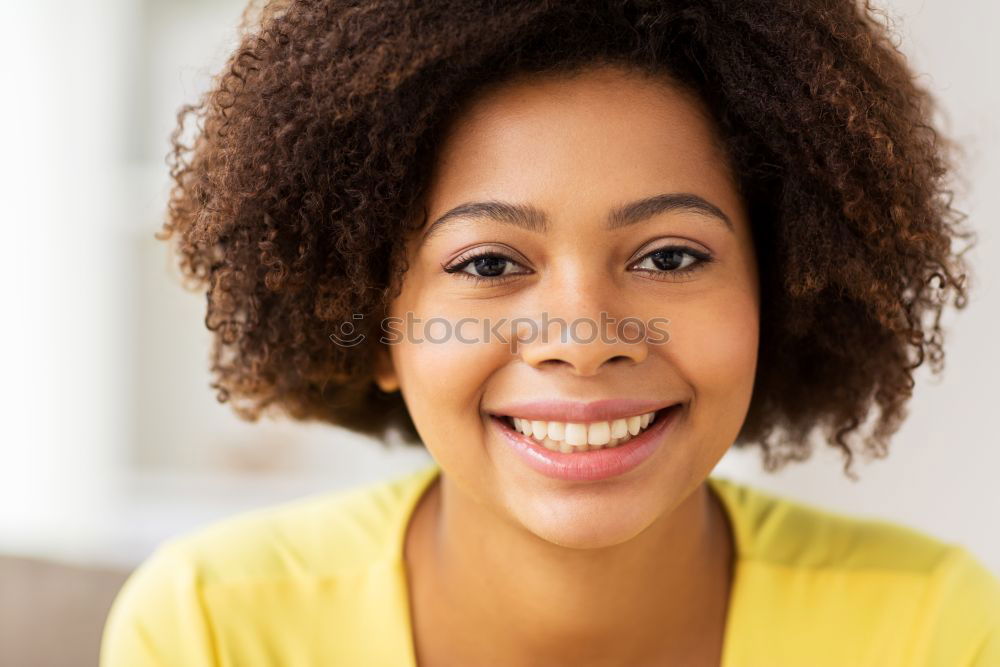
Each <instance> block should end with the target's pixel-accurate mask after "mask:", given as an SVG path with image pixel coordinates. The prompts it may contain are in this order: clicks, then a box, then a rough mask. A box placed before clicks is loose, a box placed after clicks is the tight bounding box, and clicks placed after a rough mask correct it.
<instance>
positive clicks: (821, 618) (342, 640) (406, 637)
mask: <svg viewBox="0 0 1000 667" xmlns="http://www.w3.org/2000/svg"><path fill="white" fill-rule="evenodd" d="M439 472H440V469H439V468H438V466H437V464H431V465H429V466H426V467H424V468H422V469H420V470H418V471H416V472H413V473H408V474H406V475H403V476H398V477H395V478H393V479H390V480H387V481H383V482H379V483H376V484H370V485H365V486H357V487H354V488H351V489H347V490H338V491H334V492H328V493H325V494H318V495H313V496H308V497H305V498H301V499H298V500H295V501H291V502H287V503H284V504H281V505H276V506H272V507H269V508H264V509H260V510H254V511H251V512H245V513H243V514H240V515H237V516H235V517H231V518H228V519H223V520H221V521H217V522H215V523H214V524H212V525H210V526H207V527H205V528H202V529H200V530H198V531H195V532H193V533H190V534H188V535H184V536H181V537H178V538H174V539H172V540H168V541H167V542H164V543H163V544H162V545H161V546H160V547H159V548H158V549H157V551H156V552H155V553H154V554H153V555H152V556H151V557H150V558H149V559H147V560H146V561H145V562H144V563H143V564H142V565H140V567H139V568H138V569H136V570H135V571H134V572H133V573H132V575H131V576H130V577H129V579H128V581H127V582H126V583H125V585H124V587H123V588H122V590H121V591H120V592H119V594H118V597H117V598H116V599H115V602H114V605H113V606H112V608H111V612H110V614H109V616H108V621H107V624H106V626H105V629H104V636H103V640H102V646H101V659H100V667H144V666H146V665H178V666H180V667H199V666H201V665H226V666H235V667H255V666H257V665H280V666H282V667H298V666H306V665H309V666H312V665H324V666H326V665H338V666H339V665H346V666H350V667H380V666H383V665H385V666H386V667H390V666H391V667H413V666H414V664H415V660H414V656H413V648H412V643H411V634H410V616H409V613H410V612H409V602H408V600H409V598H408V589H407V582H406V574H405V569H404V566H403V560H402V547H403V537H404V531H405V529H406V526H407V523H408V519H409V517H410V514H411V511H412V509H413V507H414V506H415V505H416V502H417V500H418V499H419V498H420V496H421V494H422V492H423V491H424V490H425V489H426V488H427V486H428V485H429V484H430V483H431V482H432V481H433V480H434V479H435V477H436V476H437V475H438V473H439ZM709 483H710V484H711V485H712V488H713V489H714V490H715V491H716V492H717V494H718V495H719V497H720V498H721V499H722V501H723V504H724V505H725V507H726V510H727V512H728V514H729V517H730V522H731V524H732V526H733V529H734V533H735V538H736V551H737V560H736V570H735V575H734V577H735V578H734V583H733V588H732V593H731V599H730V606H729V616H728V620H727V625H726V636H725V642H724V649H723V661H722V665H723V667H824V666H827V665H830V666H834V665H835V666H836V667H845V666H851V667H862V666H866V665H872V666H877V667H892V666H896V665H900V666H903V665H905V666H906V667H918V666H935V667H937V666H940V667H965V666H968V665H976V666H977V667H978V666H981V667H986V666H987V665H988V666H991V667H996V666H1000V583H998V581H997V579H996V578H994V577H993V576H992V575H991V574H989V573H988V572H987V571H986V570H985V569H984V568H983V567H982V565H980V564H979V562H978V561H976V560H975V559H974V558H972V557H971V556H970V555H969V553H968V552H967V551H965V550H964V549H962V548H961V547H958V546H955V545H950V544H945V543H943V542H940V541H938V540H936V539H933V538H931V537H928V536H926V535H923V534H921V533H918V532H915V531H912V530H910V529H907V528H904V527H902V526H899V525H896V524H892V523H887V522H881V521H871V520H862V519H859V518H854V517H847V516H843V515H838V514H833V513H830V512H825V511H822V510H819V509H817V508H814V507H810V506H807V505H804V504H799V503H796V502H792V501H789V500H785V499H782V498H778V497H775V496H771V495H768V494H767V493H764V492H762V491H759V490H755V489H752V488H750V487H747V486H745V485H741V484H737V483H735V482H732V481H729V480H726V479H723V478H717V477H710V478H709Z"/></svg>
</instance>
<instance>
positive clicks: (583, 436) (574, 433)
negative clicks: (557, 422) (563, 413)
mask: <svg viewBox="0 0 1000 667" xmlns="http://www.w3.org/2000/svg"><path fill="white" fill-rule="evenodd" d="M565 442H566V443H567V444H570V445H586V444H587V425H586V424H566V438H565Z"/></svg>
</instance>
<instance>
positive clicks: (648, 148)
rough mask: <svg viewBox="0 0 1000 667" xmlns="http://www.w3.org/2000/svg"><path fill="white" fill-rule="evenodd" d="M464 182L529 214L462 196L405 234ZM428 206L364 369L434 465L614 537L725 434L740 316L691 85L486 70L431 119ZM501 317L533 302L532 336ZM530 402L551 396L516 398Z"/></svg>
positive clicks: (608, 541) (482, 501)
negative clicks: (446, 124) (482, 84)
mask: <svg viewBox="0 0 1000 667" xmlns="http://www.w3.org/2000/svg"><path fill="white" fill-rule="evenodd" d="M661 195H666V196H665V197H660V198H659V199H653V200H649V201H647V205H645V206H639V207H632V208H631V209H630V208H629V207H628V205H629V204H631V203H632V202H636V201H639V200H645V199H648V198H651V197H659V196H661ZM475 202H502V203H503V204H509V205H512V206H516V207H520V208H522V209H529V210H528V213H529V215H527V216H515V215H513V214H512V213H511V212H510V211H509V210H507V209H505V208H504V207H503V206H494V207H493V208H492V209H486V210H485V211H484V210H483V209H482V208H480V209H478V211H477V212H469V210H468V209H467V212H466V213H465V214H457V215H454V214H453V215H452V216H450V219H449V220H447V221H444V222H441V223H440V224H437V225H433V227H434V228H433V233H431V234H429V235H425V233H426V232H427V230H428V229H430V228H431V226H432V224H433V223H434V221H436V220H437V219H438V218H439V217H441V216H442V215H444V214H445V213H447V212H449V211H451V210H452V209H454V208H455V207H457V206H460V205H466V204H469V203H475ZM426 207H427V212H428V214H429V217H428V220H427V224H426V226H425V228H424V230H423V231H422V233H421V234H420V235H417V236H415V237H414V238H412V239H411V240H409V245H408V260H409V269H408V272H407V273H406V275H405V278H404V281H403V288H402V292H401V293H400V295H399V296H398V298H397V299H396V300H395V302H394V303H393V305H392V308H391V311H390V313H389V315H390V317H395V318H400V319H401V320H403V321H405V320H407V318H409V321H410V322H411V325H409V328H407V326H408V325H405V324H396V325H393V327H392V330H393V331H394V332H395V333H396V334H397V338H398V342H396V343H394V344H390V345H386V346H384V347H383V350H382V351H383V352H387V354H386V355H385V356H383V357H382V361H381V366H380V371H379V372H378V374H377V381H378V383H379V385H380V386H381V387H382V388H383V389H387V390H391V389H394V388H397V387H398V388H399V389H400V391H401V392H402V394H403V398H404V400H405V402H406V405H407V407H408V409H409V411H410V414H411V416H412V419H413V421H414V424H415V425H416V427H417V430H418V432H419V434H420V436H421V438H422V439H423V442H424V444H425V445H426V447H427V448H428V450H429V451H430V453H431V455H432V456H433V457H434V459H435V460H436V461H437V463H438V464H439V465H440V467H441V469H442V471H443V472H444V475H445V477H446V478H447V480H448V483H449V484H452V485H454V486H455V487H456V488H458V489H460V490H461V492H462V495H463V496H464V497H466V498H467V499H469V500H472V501H475V502H476V503H478V504H479V505H480V506H483V507H485V508H487V509H488V510H489V511H492V512H495V513H496V514H498V515H499V516H500V517H501V518H502V519H503V520H505V521H509V522H512V523H513V524H514V525H516V526H520V527H523V528H524V529H526V530H528V531H530V532H531V533H534V534H535V535H537V536H538V537H540V538H542V539H544V540H547V541H549V542H552V543H555V544H559V545H564V546H569V547H576V548H594V547H600V546H608V545H613V544H617V543H620V542H623V541H625V540H628V539H630V538H631V537H633V536H635V535H637V534H638V533H639V532H641V531H643V530H644V529H645V528H647V527H648V526H649V525H650V524H651V523H653V522H654V521H655V520H656V519H657V518H658V517H661V516H664V515H665V513H669V512H670V511H671V510H672V509H673V508H675V507H676V506H677V505H679V504H680V502H681V501H682V500H683V499H684V498H686V497H687V496H688V495H689V494H690V493H691V492H692V491H693V490H694V489H695V488H697V486H698V485H699V484H700V483H701V482H702V481H703V480H704V479H705V478H706V477H707V476H708V474H709V472H710V471H711V469H712V468H713V467H714V466H715V464H716V462H717V461H718V460H719V458H720V457H721V456H722V455H723V453H724V452H725V451H726V449H727V448H728V447H729V446H730V445H731V444H732V442H733V441H734V440H735V438H736V436H737V434H738V433H739V430H740V427H741V425H742V423H743V420H744V418H745V416H746V413H747V409H748V407H749V403H750V397H751V393H752V390H753V378H754V371H755V366H756V361H757V342H758V328H759V321H758V313H759V297H758V282H757V267H756V264H755V259H754V251H753V244H752V239H751V234H750V229H749V224H748V221H747V219H746V212H745V210H744V208H743V203H742V201H741V199H740V197H739V195H738V192H737V189H736V186H735V183H734V180H733V176H732V174H731V172H730V171H729V168H728V166H727V163H726V160H725V158H724V155H723V154H722V152H721V150H720V149H719V148H718V142H717V136H716V134H715V130H714V129H713V126H712V124H711V122H710V121H708V120H707V116H706V114H705V112H704V111H703V108H702V106H701V105H700V103H699V102H698V101H697V100H696V99H695V98H693V97H692V96H690V95H689V94H687V93H684V92H682V91H681V90H679V89H677V88H674V87H672V86H671V85H669V84H666V83H663V82H660V81H655V80H651V79H649V78H646V77H644V76H642V75H639V74H633V73H629V72H626V71H625V70H620V69H617V68H612V67H603V68H598V69H594V70H591V71H588V72H586V73H581V74H578V75H575V76H572V77H568V76H561V77H553V76H548V77H543V76H535V77H531V78H520V79H517V80H515V81H510V82H507V83H505V84H503V85H501V86H495V87H493V88H491V89H489V90H487V91H484V92H482V93H480V94H479V95H478V96H477V97H476V98H475V99H473V100H471V101H470V103H469V105H468V106H467V107H466V108H465V109H464V110H463V113H462V114H461V115H460V116H459V117H458V118H457V119H456V120H455V121H454V122H453V124H452V126H451V127H450V128H449V133H448V135H447V137H446V139H445V141H444V142H443V144H442V145H441V146H440V148H439V154H438V161H437V163H436V165H435V173H434V174H433V178H432V183H431V187H430V190H429V193H428V198H427V202H426ZM664 248H668V249H667V250H663V249H664ZM657 251H659V252H657ZM477 257H478V259H476V258H477ZM470 258H472V260H471V261H469V260H470ZM432 318H437V319H436V321H435V322H433V323H429V322H428V321H429V320H431V319H432ZM504 318H506V319H504ZM515 318H522V320H521V321H522V323H523V322H526V320H528V319H530V320H534V321H535V322H536V323H537V325H539V326H540V325H541V323H542V322H543V318H545V319H546V320H547V321H548V322H549V323H550V324H549V326H550V328H549V330H548V331H549V335H548V336H547V338H543V337H542V335H541V330H540V329H535V330H532V328H531V326H530V325H527V324H522V325H520V326H519V328H517V329H516V332H517V333H519V334H520V336H521V342H519V343H512V341H513V336H514V331H515V329H513V328H512V326H511V325H510V321H511V320H513V319H515ZM556 318H559V319H561V320H562V321H563V322H565V323H566V326H565V327H562V325H559V324H558V321H557V319H556ZM625 318H634V320H633V324H632V325H629V326H627V327H624V328H617V329H616V327H618V325H617V324H616V322H621V320H624V319H625ZM635 320H638V321H639V322H640V323H643V326H645V328H646V331H645V333H646V335H645V336H643V335H642V333H641V329H640V328H639V327H638V325H636V324H635ZM446 322H447V323H448V324H446ZM574 322H577V324H575V325H574V327H575V329H570V327H569V325H570V324H572V323H574ZM588 322H589V323H588ZM602 322H603V323H604V324H602ZM609 322H610V323H609ZM602 326H603V327H604V329H603V331H604V335H603V336H601V335H597V336H596V338H595V334H599V332H600V331H602V329H601V327H602ZM449 327H450V335H449ZM561 327H562V328H561ZM595 327H596V328H595ZM487 330H490V332H489V339H487V336H486V333H487ZM404 332H408V335H403V336H399V334H401V333H404ZM498 332H499V333H501V336H497V333H498ZM564 332H565V336H564V335H563V333H564ZM591 339H593V340H591ZM431 341H434V342H431ZM588 341H589V342H588ZM607 399H635V400H637V401H641V402H642V403H641V404H640V403H633V404H627V403H621V402H620V403H618V404H615V403H608V402H606V401H607ZM546 401H566V402H569V403H570V405H568V407H567V406H562V407H565V408H566V409H567V410H568V411H562V412H561V411H559V409H558V408H559V407H560V406H558V405H555V404H554V403H551V402H549V403H539V404H538V405H527V404H529V403H533V402H546ZM598 402H602V403H598ZM669 406H674V407H672V408H670V409H669V410H663V411H660V412H658V413H657V417H656V421H654V422H653V424H652V425H651V426H650V427H649V429H650V430H652V431H656V433H655V437H653V438H652V439H651V438H650V437H649V436H647V437H646V438H645V439H642V434H641V433H640V434H639V436H638V437H636V438H635V440H636V441H640V440H641V441H642V442H643V443H644V444H643V445H642V446H641V447H639V448H636V447H635V446H634V445H633V447H632V449H631V450H629V449H624V448H626V447H628V444H629V443H628V442H627V441H626V442H624V443H623V444H620V445H618V447H619V448H623V449H620V450H618V451H617V452H616V451H615V449H617V448H610V447H607V446H605V447H603V448H601V449H589V451H584V450H582V449H580V448H573V449H571V450H569V451H568V452H567V453H563V452H562V451H559V448H562V449H569V447H570V446H571V445H570V441H571V440H573V438H575V437H576V436H578V435H579V434H580V429H581V428H583V430H584V432H585V433H586V436H587V437H590V438H596V440H597V441H603V440H604V439H605V438H604V437H603V436H602V433H603V429H604V427H602V426H601V423H602V421H601V420H605V421H606V422H607V423H608V424H609V428H610V430H611V434H612V435H613V434H614V433H615V432H618V433H620V428H621V426H620V425H619V426H617V427H616V426H615V423H614V421H615V420H614V419H612V417H615V416H626V415H629V414H640V413H642V412H648V411H652V410H656V409H658V408H661V407H662V408H667V407H669ZM588 407H589V408H592V409H594V411H591V412H587V408H588ZM602 408H604V409H605V410H610V412H607V411H602ZM519 415H520V416H524V417H531V418H533V421H541V422H545V425H546V429H547V435H548V436H551V435H556V436H559V435H562V439H561V440H560V439H558V438H554V439H553V438H550V443H548V444H550V445H552V444H555V446H556V451H551V450H550V449H548V448H546V447H545V446H544V444H543V443H539V442H537V439H536V444H535V446H534V447H532V445H529V444H527V443H529V442H530V436H525V435H523V434H517V433H516V432H515V431H514V429H513V428H512V427H510V426H508V425H505V424H504V420H503V419H502V418H501V416H513V417H517V416H519ZM546 417H550V418H552V419H551V420H550V419H546ZM550 421H551V422H560V423H561V422H567V423H575V424H578V423H583V424H584V426H583V427H579V426H573V427H569V426H567V427H565V428H563V429H560V427H559V426H558V425H557V426H555V427H552V425H551V424H550ZM627 423H628V422H627V420H626V424H627ZM633 423H634V420H633ZM657 423H659V424H660V428H659V429H657V428H656V425H657ZM616 429H617V430H616ZM553 430H554V431H555V433H553ZM560 430H562V431H563V432H562V433H560ZM570 430H572V431H573V434H574V435H573V436H571V435H570ZM573 441H574V442H579V441H578V440H573ZM588 442H589V441H588ZM609 444H610V441H609ZM546 452H547V454H546ZM622 452H625V453H626V454H622ZM568 457H574V458H573V459H572V460H570V459H569V458H568ZM584 457H590V458H589V459H585V458H584ZM598 459H600V460H598ZM588 460H589V461H590V462H591V463H588V462H587V461H588Z"/></svg>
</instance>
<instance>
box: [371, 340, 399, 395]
mask: <svg viewBox="0 0 1000 667" xmlns="http://www.w3.org/2000/svg"><path fill="white" fill-rule="evenodd" d="M375 384H376V385H378V388H379V389H381V390H382V391H383V392H385V393H387V394H391V393H392V392H394V391H397V390H399V378H397V377H396V369H395V367H394V366H393V364H392V355H391V354H390V353H389V347H388V346H387V345H379V346H378V347H377V348H375Z"/></svg>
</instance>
